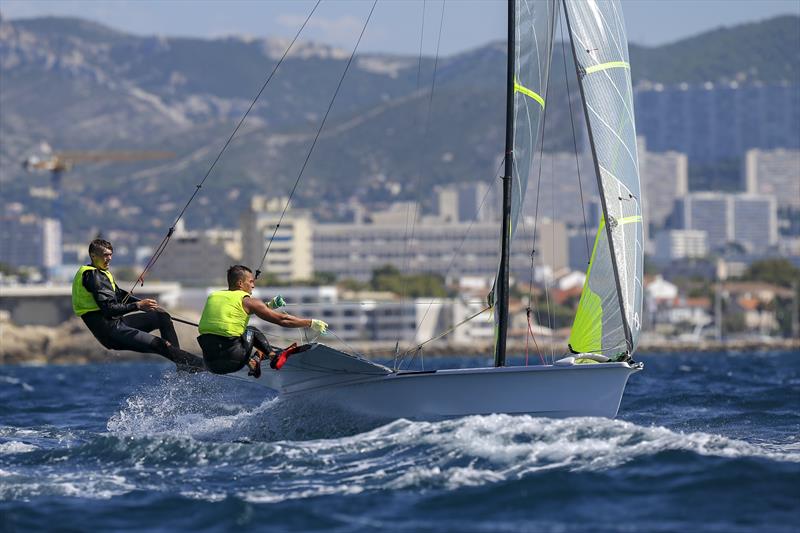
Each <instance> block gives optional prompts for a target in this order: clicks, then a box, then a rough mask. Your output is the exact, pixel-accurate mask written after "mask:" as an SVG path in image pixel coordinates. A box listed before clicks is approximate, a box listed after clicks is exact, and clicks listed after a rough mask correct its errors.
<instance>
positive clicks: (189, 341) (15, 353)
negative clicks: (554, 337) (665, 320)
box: [0, 319, 800, 365]
mask: <svg viewBox="0 0 800 533" xmlns="http://www.w3.org/2000/svg"><path fill="white" fill-rule="evenodd" d="M178 336H179V338H180V341H181V346H183V347H184V349H186V350H188V351H190V352H192V353H196V354H199V353H200V349H199V347H198V346H197V342H196V340H195V335H194V334H193V332H192V334H189V333H188V331H187V330H185V329H184V328H178ZM326 340H327V342H326V344H328V345H329V346H331V347H333V348H336V349H340V350H344V351H349V352H354V353H356V354H358V355H361V356H364V357H366V358H369V359H384V360H385V359H389V358H392V357H393V356H394V353H395V346H396V344H395V343H394V342H371V341H370V342H351V343H348V344H347V345H344V344H343V343H342V342H341V341H338V340H336V339H335V338H330V339H326ZM0 341H2V342H0V365H50V364H54V365H82V364H92V363H118V362H131V361H143V362H156V361H164V358H163V357H161V356H159V355H151V354H141V353H136V352H127V351H113V350H106V349H105V348H103V346H101V345H100V343H98V342H97V340H95V338H94V337H93V336H92V334H91V333H90V332H89V331H88V330H87V329H86V327H85V326H84V325H83V323H82V322H81V321H80V320H79V319H74V320H69V321H67V322H65V323H63V324H61V325H60V326H57V327H54V328H50V327H44V326H17V325H14V324H12V323H10V322H7V321H4V322H2V323H0ZM538 346H539V349H540V350H541V353H542V354H543V355H545V356H547V355H548V354H555V355H556V356H559V355H561V354H564V355H567V354H566V352H567V348H566V341H564V342H563V343H561V342H558V343H542V342H541V341H538ZM527 348H528V349H527V353H528V355H529V357H531V358H533V359H537V360H538V359H539V351H537V350H536V349H535V348H534V345H533V344H530V345H529V346H528V347H527ZM415 351H416V350H415V348H414V347H412V348H410V349H409V348H408V347H407V345H406V346H404V347H403V349H402V350H401V353H404V352H405V354H406V359H409V358H414V357H415V353H414V352H415ZM765 351H800V339H783V338H775V339H772V338H770V339H763V338H762V339H730V340H723V341H721V342H718V341H709V340H703V341H701V342H697V343H693V342H686V341H670V340H666V339H662V340H649V341H648V340H644V341H643V342H642V343H641V344H640V345H639V348H638V351H637V352H638V353H639V354H676V353H683V352H693V353H698V352H699V353H703V352H730V353H740V352H756V353H757V352H765ZM491 353H492V346H491V345H488V344H481V345H476V344H472V345H451V344H440V345H438V346H437V345H432V346H429V347H428V346H426V347H425V348H423V349H422V351H421V352H420V354H421V356H422V357H445V356H450V357H452V356H463V357H475V356H486V357H490V356H491ZM508 353H509V354H510V355H511V356H517V357H519V356H524V355H525V353H526V346H525V343H518V342H517V343H515V342H510V343H509V345H508Z"/></svg>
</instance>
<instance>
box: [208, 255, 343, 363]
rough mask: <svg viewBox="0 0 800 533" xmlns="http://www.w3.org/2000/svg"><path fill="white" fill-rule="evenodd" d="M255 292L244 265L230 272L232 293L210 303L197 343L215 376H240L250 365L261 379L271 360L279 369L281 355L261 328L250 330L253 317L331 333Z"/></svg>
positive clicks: (277, 298)
mask: <svg viewBox="0 0 800 533" xmlns="http://www.w3.org/2000/svg"><path fill="white" fill-rule="evenodd" d="M254 288H255V277H254V276H253V271H252V270H250V269H249V268H247V267H246V266H243V265H234V266H232V267H230V268H229V269H228V289H227V290H221V291H215V292H213V293H211V294H210V295H209V296H208V299H207V300H206V304H205V307H204V308H203V315H202V316H201V318H200V326H199V331H200V336H199V337H197V342H198V343H199V344H200V347H201V348H202V350H203V360H204V361H205V364H206V368H208V369H209V370H210V371H211V372H214V373H215V374H229V373H231V372H237V371H238V370H240V369H242V368H244V366H245V365H248V366H249V367H250V372H249V374H250V375H252V376H255V377H259V376H260V375H261V364H260V363H261V361H262V360H263V359H265V358H267V357H269V358H270V359H271V363H270V364H271V366H272V367H273V368H274V367H275V366H276V362H277V358H278V355H277V354H275V353H274V351H273V350H272V347H271V346H270V344H269V341H268V340H267V338H266V336H264V334H263V333H262V332H261V331H259V330H258V329H257V328H255V327H253V326H248V322H249V321H250V315H252V314H255V315H256V316H257V317H259V318H261V319H262V320H266V321H267V322H271V323H272V324H277V325H278V326H281V327H284V328H311V329H313V330H314V331H316V332H318V333H325V332H326V331H327V329H328V324H326V323H325V322H323V321H321V320H317V319H310V318H298V317H295V316H292V315H289V314H284V313H279V312H277V311H275V310H274V309H277V308H279V307H281V306H283V305H284V301H283V298H282V297H281V296H275V297H274V298H272V300H270V301H269V302H268V303H264V302H262V301H261V300H259V299H258V298H252V297H251V295H252V294H253V289H254ZM251 352H252V355H251Z"/></svg>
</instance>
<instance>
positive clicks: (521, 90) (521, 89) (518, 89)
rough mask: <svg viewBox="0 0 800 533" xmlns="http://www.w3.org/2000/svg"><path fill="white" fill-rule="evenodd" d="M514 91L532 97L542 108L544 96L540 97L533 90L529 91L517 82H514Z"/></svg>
mask: <svg viewBox="0 0 800 533" xmlns="http://www.w3.org/2000/svg"><path fill="white" fill-rule="evenodd" d="M514 91H516V92H518V93H522V94H524V95H525V96H528V97H530V98H533V99H534V100H536V101H537V102H539V105H540V106H542V109H544V98H542V97H541V96H539V95H538V94H536V93H535V92H533V91H531V90H530V89H528V88H527V87H525V86H524V85H520V84H519V83H517V82H514Z"/></svg>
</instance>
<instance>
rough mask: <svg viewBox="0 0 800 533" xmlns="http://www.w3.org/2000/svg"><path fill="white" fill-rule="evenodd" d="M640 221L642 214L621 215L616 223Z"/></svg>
mask: <svg viewBox="0 0 800 533" xmlns="http://www.w3.org/2000/svg"><path fill="white" fill-rule="evenodd" d="M641 221H642V215H634V216H632V217H622V218H620V219H619V220H617V223H619V224H631V223H632V222H641Z"/></svg>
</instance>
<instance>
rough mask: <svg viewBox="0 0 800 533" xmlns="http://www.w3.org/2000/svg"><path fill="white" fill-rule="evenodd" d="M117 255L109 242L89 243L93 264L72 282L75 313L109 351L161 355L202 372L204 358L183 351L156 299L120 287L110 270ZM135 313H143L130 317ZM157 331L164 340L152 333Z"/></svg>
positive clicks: (182, 366) (189, 368)
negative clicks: (138, 296)
mask: <svg viewBox="0 0 800 533" xmlns="http://www.w3.org/2000/svg"><path fill="white" fill-rule="evenodd" d="M113 254H114V248H113V246H111V243H110V242H108V241H105V240H103V239H95V240H93V241H92V242H91V244H89V257H91V259H92V262H91V263H90V264H88V265H84V266H82V267H80V268H79V269H78V272H76V273H75V278H74V279H73V280H72V310H73V311H74V312H75V314H76V315H78V316H79V317H81V319H82V320H83V323H84V324H86V326H87V327H88V328H89V331H91V332H92V334H93V335H94V336H95V338H96V339H97V340H98V341H100V344H102V345H103V346H105V347H106V348H108V349H109V350H131V351H134V352H140V353H157V354H159V355H163V356H164V357H166V358H167V359H169V360H170V361H172V362H174V363H175V365H176V366H177V367H178V369H180V370H189V371H196V370H202V369H203V361H202V359H200V357H198V356H196V355H192V354H190V353H189V352H185V351H183V350H181V349H180V344H179V343H178V336H177V335H176V334H175V328H174V326H173V325H172V319H171V318H170V316H169V314H167V312H166V311H164V310H163V309H161V308H160V307H159V306H158V302H157V301H156V300H153V299H150V298H145V299H143V300H140V299H139V298H136V297H134V296H132V295H129V294H128V292H127V291H124V290H122V289H120V288H119V287H117V284H116V283H115V282H114V276H112V275H111V272H110V271H109V270H108V265H109V263H110V262H111V258H112V256H113ZM134 311H143V312H142V313H136V314H129V313H133V312H134ZM125 315H127V316H125ZM155 329H158V330H159V332H160V333H161V337H156V336H154V335H151V334H150V333H148V332H150V331H153V330H155Z"/></svg>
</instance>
